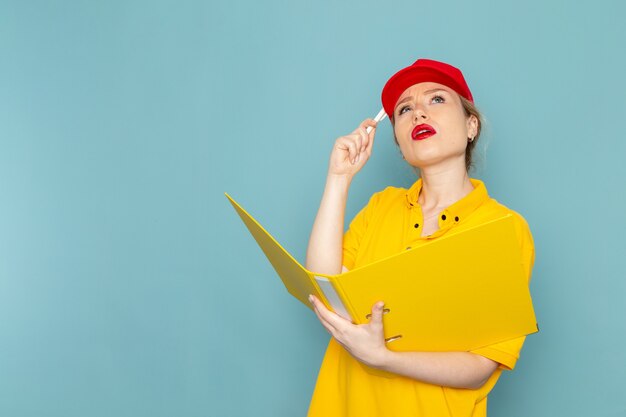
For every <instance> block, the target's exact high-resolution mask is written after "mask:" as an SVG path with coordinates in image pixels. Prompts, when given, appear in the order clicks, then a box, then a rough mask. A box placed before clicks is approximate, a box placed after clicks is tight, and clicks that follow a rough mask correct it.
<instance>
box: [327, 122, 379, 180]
mask: <svg viewBox="0 0 626 417" xmlns="http://www.w3.org/2000/svg"><path fill="white" fill-rule="evenodd" d="M377 124H378V123H377V122H376V121H375V120H374V119H365V120H363V122H361V124H360V125H359V127H357V128H356V129H355V130H354V131H353V132H352V133H350V134H348V135H346V136H341V137H340V138H337V140H336V141H335V145H334V146H333V150H332V152H331V154H330V163H329V167H328V175H335V176H346V177H349V178H352V177H353V176H354V175H355V174H356V173H357V172H359V171H360V170H361V168H363V166H364V165H365V163H366V162H367V161H368V159H369V158H370V156H371V155H372V146H373V145H374V136H375V135H376V125H377ZM370 126H371V127H372V130H371V131H370V133H369V134H368V133H367V128H368V127H370Z"/></svg>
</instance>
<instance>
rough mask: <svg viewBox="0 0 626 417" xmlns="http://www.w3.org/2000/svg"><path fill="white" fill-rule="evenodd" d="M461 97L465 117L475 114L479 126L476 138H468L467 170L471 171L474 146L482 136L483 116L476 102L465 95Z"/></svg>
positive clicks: (466, 150) (466, 152) (466, 149)
mask: <svg viewBox="0 0 626 417" xmlns="http://www.w3.org/2000/svg"><path fill="white" fill-rule="evenodd" d="M459 98H460V99H461V104H462V105H463V110H464V111H465V117H470V116H474V117H476V120H477V121H478V123H477V126H476V136H474V138H473V139H472V140H471V141H470V140H469V139H470V138H467V139H468V141H467V147H466V148H465V170H466V171H469V170H470V168H472V154H473V152H474V148H475V147H476V143H477V142H478V139H479V138H480V131H481V129H482V124H483V116H482V115H481V114H480V112H479V111H478V108H476V105H475V104H474V103H472V102H471V101H469V100H468V99H466V98H465V97H461V96H459Z"/></svg>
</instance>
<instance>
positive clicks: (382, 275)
mask: <svg viewBox="0 0 626 417" xmlns="http://www.w3.org/2000/svg"><path fill="white" fill-rule="evenodd" d="M226 197H228V199H229V200H230V202H231V204H232V205H233V207H234V208H235V210H236V211H237V213H238V214H239V216H240V217H241V219H242V220H243V222H244V223H245V225H246V226H247V228H248V230H249V231H250V233H251V234H252V236H253V237H254V239H255V240H256V241H257V243H258V244H259V246H260V247H261V249H262V250H263V252H264V253H265V255H266V256H267V258H268V259H269V261H270V262H271V264H272V266H273V267H274V269H275V270H276V272H277V273H278V275H279V276H280V278H281V279H282V281H283V283H284V284H285V287H286V288H287V290H288V291H289V292H290V293H291V294H292V295H293V296H294V297H296V298H297V299H298V300H300V301H301V302H302V303H303V304H304V305H306V306H307V307H309V308H311V304H310V303H309V301H308V295H309V294H313V295H315V296H317V297H318V298H319V299H320V300H322V301H323V302H324V303H325V304H326V306H327V307H329V308H330V309H332V310H334V311H335V312H336V313H337V314H339V315H341V316H343V317H345V318H348V319H350V320H352V322H353V323H356V324H363V323H367V322H368V321H369V314H370V313H371V309H372V306H373V305H374V303H375V302H377V301H384V302H385V313H386V314H385V315H384V319H383V321H384V328H385V339H386V340H387V346H388V348H389V349H392V350H395V351H469V350H473V349H477V348H480V347H483V346H487V345H490V344H493V343H497V342H501V341H504V340H509V339H513V338H515V337H519V336H524V335H527V334H531V333H535V332H537V331H538V330H539V329H538V327H537V322H536V319H535V313H534V311H533V306H532V300H531V297H530V292H529V289H528V282H527V279H526V277H525V276H524V271H523V269H522V261H521V253H520V248H519V244H518V243H517V238H516V236H515V229H514V225H513V218H512V216H511V215H507V216H504V217H502V218H499V219H497V220H493V221H490V222H487V223H484V224H482V225H480V226H477V227H474V228H472V229H469V230H466V231H463V232H461V233H457V234H450V235H444V236H442V237H440V238H438V239H436V240H433V241H432V242H430V243H428V244H426V245H423V246H420V247H416V248H414V249H410V250H407V251H404V252H402V253H399V254H397V255H394V256H391V257H389V258H386V259H383V260H380V261H377V262H374V263H372V264H369V265H365V266H363V267H360V268H355V269H353V270H351V271H348V272H345V273H343V274H340V275H322V274H316V273H314V272H310V271H308V270H306V269H305V268H304V267H303V266H302V265H300V264H299V263H298V261H296V260H295V259H294V258H293V257H292V256H291V255H290V254H289V253H288V252H287V251H286V250H285V249H283V247H282V246H281V245H280V244H279V243H278V242H277V241H276V240H275V239H274V238H273V237H272V236H271V235H270V234H269V233H268V232H266V231H265V229H263V227H262V226H261V225H260V224H259V223H258V222H257V221H256V220H255V219H254V218H253V217H252V216H250V215H249V214H248V213H247V212H246V211H245V210H244V209H243V208H242V207H241V206H240V205H239V204H237V202H235V201H234V200H233V199H232V198H231V197H230V196H229V195H228V194H226ZM452 254H453V256H452Z"/></svg>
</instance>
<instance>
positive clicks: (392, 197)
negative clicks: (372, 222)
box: [370, 186, 407, 205]
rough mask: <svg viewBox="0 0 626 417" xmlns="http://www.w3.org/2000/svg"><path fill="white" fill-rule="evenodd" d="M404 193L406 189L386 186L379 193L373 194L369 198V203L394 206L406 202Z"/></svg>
mask: <svg viewBox="0 0 626 417" xmlns="http://www.w3.org/2000/svg"><path fill="white" fill-rule="evenodd" d="M406 193H407V189H406V188H402V187H393V186H388V187H386V188H385V189H383V190H381V191H378V192H375V193H374V194H373V195H372V197H371V198H370V203H376V204H385V205H386V204H396V203H398V202H402V201H406Z"/></svg>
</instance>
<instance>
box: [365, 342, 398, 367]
mask: <svg viewBox="0 0 626 417" xmlns="http://www.w3.org/2000/svg"><path fill="white" fill-rule="evenodd" d="M396 355H397V352H394V351H391V350H389V349H387V347H386V346H385V347H383V348H382V349H381V350H380V351H379V352H378V354H377V355H376V356H375V357H374V358H372V360H371V362H370V363H368V364H367V365H369V366H370V367H372V368H375V369H378V370H380V371H389V369H391V368H392V366H391V364H392V363H393V362H394V360H395V356H396Z"/></svg>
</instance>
